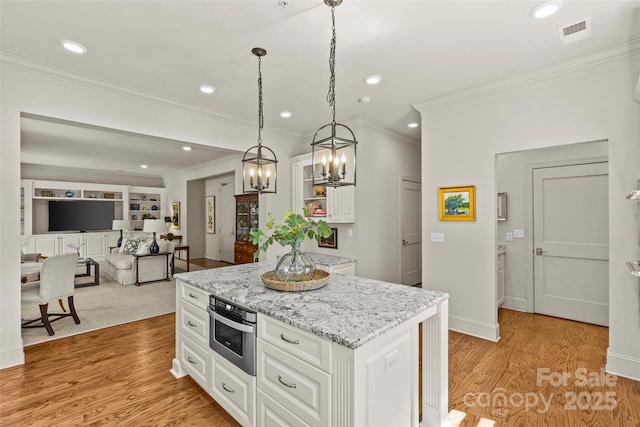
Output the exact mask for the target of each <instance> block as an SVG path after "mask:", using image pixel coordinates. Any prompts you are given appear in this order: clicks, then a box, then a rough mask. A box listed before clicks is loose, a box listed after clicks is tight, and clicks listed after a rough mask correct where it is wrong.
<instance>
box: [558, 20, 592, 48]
mask: <svg viewBox="0 0 640 427" xmlns="http://www.w3.org/2000/svg"><path fill="white" fill-rule="evenodd" d="M558 34H560V42H561V43H562V45H563V46H565V45H568V44H571V43H575V42H577V41H580V40H584V39H588V38H589V37H591V18H585V19H583V20H582V21H580V22H576V23H575V24H572V25H569V26H566V27H563V28H559V29H558Z"/></svg>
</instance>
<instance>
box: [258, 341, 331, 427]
mask: <svg viewBox="0 0 640 427" xmlns="http://www.w3.org/2000/svg"><path fill="white" fill-rule="evenodd" d="M257 373H258V378H257V381H258V388H259V389H260V390H262V391H263V392H264V393H266V394H268V395H269V396H270V397H271V398H272V399H274V400H275V401H276V402H278V403H279V404H281V405H282V406H284V407H285V408H289V409H290V411H291V412H292V413H293V414H294V415H296V416H298V417H300V418H301V419H302V420H303V421H304V422H306V423H308V424H309V425H312V426H327V425H329V419H330V407H329V406H330V397H331V390H330V385H331V377H330V375H329V374H327V373H326V372H324V371H321V370H320V369H318V368H315V367H313V366H311V365H309V364H308V363H306V362H303V361H302V360H300V359H298V358H296V357H293V356H291V355H290V354H287V353H285V352H284V351H282V350H280V349H278V348H276V347H274V346H272V345H271V344H269V343H266V342H264V341H263V340H261V339H258V367H257Z"/></svg>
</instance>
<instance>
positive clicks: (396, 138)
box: [355, 117, 420, 148]
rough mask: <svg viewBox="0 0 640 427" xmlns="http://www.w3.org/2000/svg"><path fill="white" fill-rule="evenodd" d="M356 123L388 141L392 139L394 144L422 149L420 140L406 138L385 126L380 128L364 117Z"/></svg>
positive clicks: (359, 118)
mask: <svg viewBox="0 0 640 427" xmlns="http://www.w3.org/2000/svg"><path fill="white" fill-rule="evenodd" d="M355 122H356V123H358V124H359V125H361V126H364V127H365V128H367V129H368V130H370V131H372V132H374V133H377V134H378V135H382V136H384V137H386V138H388V139H391V140H392V141H393V142H396V143H399V144H405V145H409V146H411V147H413V148H420V140H419V139H414V138H411V137H409V136H406V135H404V134H402V133H400V132H397V131H395V130H393V129H389V128H386V127H384V126H380V125H379V124H377V123H374V122H372V121H370V120H368V119H364V118H362V117H358V118H357V119H356V120H355Z"/></svg>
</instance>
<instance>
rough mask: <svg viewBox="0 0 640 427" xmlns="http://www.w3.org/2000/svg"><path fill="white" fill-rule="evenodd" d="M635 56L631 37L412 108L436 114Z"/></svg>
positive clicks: (637, 48) (638, 42) (636, 43)
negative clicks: (431, 111)
mask: <svg viewBox="0 0 640 427" xmlns="http://www.w3.org/2000/svg"><path fill="white" fill-rule="evenodd" d="M636 55H640V37H634V38H632V39H630V40H627V41H624V42H621V43H618V44H615V45H612V46H609V47H608V48H605V49H600V50H598V51H595V52H592V53H590V54H588V55H584V56H579V57H575V58H572V59H569V60H567V61H562V62H557V63H555V64H553V65H550V66H548V67H544V68H540V69H538V70H535V71H530V72H526V73H520V74H516V75H514V76H511V77H507V78H505V79H500V80H496V81H493V82H489V83H485V84H481V85H478V86H473V87H470V88H466V89H462V90H459V91H455V92H450V93H447V94H444V95H441V96H436V97H434V98H431V99H429V100H427V101H424V102H421V103H417V104H412V105H413V107H414V108H415V109H416V110H418V111H429V110H437V109H440V108H443V107H448V106H452V105H456V104H460V103H465V102H469V101H473V100H477V99H481V98H486V97H490V96H497V95H501V94H504V93H509V92H513V91H517V90H521V89H524V88H529V87H534V86H539V85H543V84H547V83H550V82H553V81H556V80H562V79H565V78H567V77H570V76H575V75H576V74H582V73H586V72H588V71H591V70H593V69H596V68H598V67H601V66H603V65H605V64H607V63H610V62H613V61H617V60H619V59H624V58H629V57H633V56H636Z"/></svg>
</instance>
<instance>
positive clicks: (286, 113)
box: [280, 111, 291, 119]
mask: <svg viewBox="0 0 640 427" xmlns="http://www.w3.org/2000/svg"><path fill="white" fill-rule="evenodd" d="M280 117H282V118H283V119H288V118H289V117H291V111H281V112H280Z"/></svg>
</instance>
